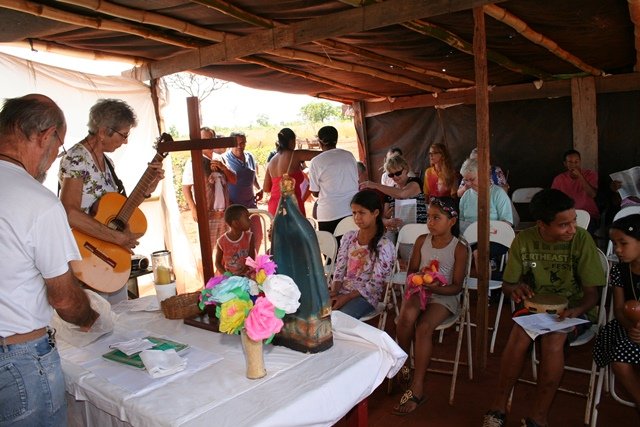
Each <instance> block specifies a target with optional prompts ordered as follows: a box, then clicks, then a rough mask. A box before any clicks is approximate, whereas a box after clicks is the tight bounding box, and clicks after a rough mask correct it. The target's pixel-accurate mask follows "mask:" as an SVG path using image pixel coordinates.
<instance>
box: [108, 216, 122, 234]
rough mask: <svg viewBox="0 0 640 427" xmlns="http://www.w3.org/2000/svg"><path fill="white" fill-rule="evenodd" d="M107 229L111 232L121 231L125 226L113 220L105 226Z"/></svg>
mask: <svg viewBox="0 0 640 427" xmlns="http://www.w3.org/2000/svg"><path fill="white" fill-rule="evenodd" d="M107 227H109V228H110V229H112V230H117V231H122V230H124V229H125V228H126V224H125V223H123V222H122V221H120V220H119V219H114V220H112V221H109V224H108V225H107Z"/></svg>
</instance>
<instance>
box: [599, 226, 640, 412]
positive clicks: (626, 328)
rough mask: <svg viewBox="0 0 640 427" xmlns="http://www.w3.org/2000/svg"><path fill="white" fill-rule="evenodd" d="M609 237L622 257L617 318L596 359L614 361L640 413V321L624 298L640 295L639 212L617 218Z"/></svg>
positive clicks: (615, 273)
mask: <svg viewBox="0 0 640 427" xmlns="http://www.w3.org/2000/svg"><path fill="white" fill-rule="evenodd" d="M609 237H610V238H611V241H612V242H613V245H614V247H615V253H616V255H617V256H618V259H620V263H619V264H614V265H613V267H611V275H610V279H609V280H610V282H611V286H612V287H613V312H614V314H615V319H613V320H611V321H610V322H609V323H607V324H606V325H605V326H604V327H603V328H602V329H601V330H600V332H599V333H598V337H597V338H596V343H595V345H594V348H593V358H594V360H595V362H596V364H597V365H598V366H599V367H601V368H602V367H603V366H607V365H609V364H611V368H612V369H613V373H614V374H615V376H616V379H617V380H618V381H619V382H620V383H621V384H622V386H623V387H624V388H625V390H626V391H627V392H628V393H629V395H630V396H631V398H632V399H633V402H634V403H635V404H636V409H637V410H638V411H639V413H640V320H639V319H638V318H635V319H633V318H631V317H630V316H628V315H627V314H626V313H625V301H633V300H635V301H638V298H640V214H635V215H629V216H626V217H623V218H620V219H618V220H617V221H615V222H614V223H613V224H611V228H610V229H609Z"/></svg>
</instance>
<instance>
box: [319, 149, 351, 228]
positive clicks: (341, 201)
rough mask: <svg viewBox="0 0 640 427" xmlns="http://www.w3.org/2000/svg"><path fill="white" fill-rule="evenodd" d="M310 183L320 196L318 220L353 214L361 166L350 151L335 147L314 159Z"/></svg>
mask: <svg viewBox="0 0 640 427" xmlns="http://www.w3.org/2000/svg"><path fill="white" fill-rule="evenodd" d="M309 186H310V189H311V191H313V192H316V191H317V192H319V195H318V209H317V217H318V218H317V219H318V221H322V222H327V221H333V220H336V219H340V218H344V217H346V216H349V215H351V206H350V203H351V199H352V198H353V195H354V194H356V193H357V192H358V166H357V164H356V159H355V157H353V154H351V153H350V152H349V151H346V150H343V149H341V148H333V149H331V150H327V151H323V152H322V153H321V154H319V155H318V156H316V157H315V158H314V159H313V160H311V165H310V166H309Z"/></svg>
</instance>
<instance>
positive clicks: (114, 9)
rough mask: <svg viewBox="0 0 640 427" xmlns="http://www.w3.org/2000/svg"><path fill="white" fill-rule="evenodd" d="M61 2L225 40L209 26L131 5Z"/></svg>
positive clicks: (93, 0) (80, 0)
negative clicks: (135, 7)
mask: <svg viewBox="0 0 640 427" xmlns="http://www.w3.org/2000/svg"><path fill="white" fill-rule="evenodd" d="M58 2H60V3H67V4H72V5H74V6H80V7H84V8H87V9H91V10H93V11H96V12H100V13H103V14H105V15H109V16H115V17H117V18H122V19H126V20H128V21H135V22H139V23H141V24H145V25H155V26H157V27H163V28H170V29H172V30H175V31H177V32H179V33H181V34H187V35H189V36H193V37H198V38H201V39H205V40H211V41H216V42H220V41H222V40H224V38H225V35H226V34H225V33H224V32H222V31H216V30H211V29H209V28H205V27H201V26H199V25H193V24H191V23H189V22H187V21H182V20H180V19H176V18H172V17H169V16H165V15H162V14H160V13H156V12H150V11H148V10H143V9H134V8H131V7H125V6H120V5H119V4H115V3H110V2H107V1H102V0H58Z"/></svg>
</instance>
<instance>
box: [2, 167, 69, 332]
mask: <svg viewBox="0 0 640 427" xmlns="http://www.w3.org/2000/svg"><path fill="white" fill-rule="evenodd" d="M0 182H3V183H6V184H4V185H1V186H0V200H2V203H0V236H2V237H0V239H1V240H2V243H1V244H0V271H1V272H2V279H0V295H2V298H0V336H2V337H7V336H10V335H14V334H23V333H27V332H31V331H33V330H35V329H39V328H42V327H45V326H47V325H49V324H50V322H51V317H52V315H53V309H52V307H51V305H49V302H48V299H47V289H46V286H45V283H44V279H45V278H46V279H50V278H53V277H58V276H60V275H62V274H64V273H66V272H67V271H68V270H69V264H68V263H69V261H71V260H75V259H80V253H79V252H78V245H77V244H76V242H75V240H74V239H73V235H72V234H71V229H70V227H69V222H68V220H67V214H66V213H65V210H64V208H63V207H62V203H60V200H58V198H57V197H56V196H55V194H53V193H52V192H51V191H49V190H48V189H47V188H45V187H44V186H43V185H42V184H40V183H39V182H38V181H36V180H35V179H34V178H33V177H32V176H31V175H29V174H28V173H27V172H26V171H25V170H24V169H23V168H21V167H20V166H17V165H14V164H12V163H9V162H5V161H0ZM9 183H10V184H9Z"/></svg>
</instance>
